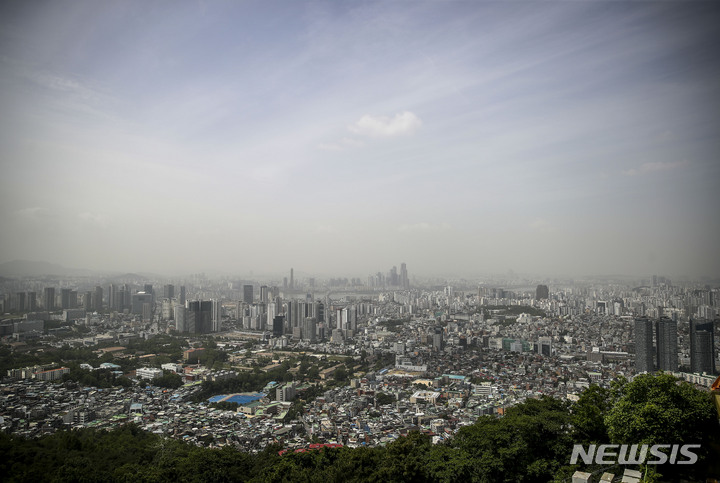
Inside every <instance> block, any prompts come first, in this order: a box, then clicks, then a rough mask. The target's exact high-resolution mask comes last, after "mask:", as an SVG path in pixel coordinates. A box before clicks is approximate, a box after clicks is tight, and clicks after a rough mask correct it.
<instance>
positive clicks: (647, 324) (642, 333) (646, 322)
mask: <svg viewBox="0 0 720 483" xmlns="http://www.w3.org/2000/svg"><path fill="white" fill-rule="evenodd" d="M635 370H636V372H653V371H654V370H655V365H654V363H653V324H652V321H651V320H650V319H649V318H647V317H638V318H636V319H635Z"/></svg>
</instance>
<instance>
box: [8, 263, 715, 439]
mask: <svg viewBox="0 0 720 483" xmlns="http://www.w3.org/2000/svg"><path fill="white" fill-rule="evenodd" d="M399 266H400V268H399V269H398V268H397V266H393V267H391V268H390V269H389V270H387V271H384V272H383V271H380V272H376V273H374V274H370V275H368V276H367V278H365V279H361V278H345V277H338V278H331V279H318V278H314V277H310V278H299V277H297V276H296V275H295V271H294V269H292V268H291V269H289V270H288V272H287V276H284V277H282V280H267V281H263V280H250V279H220V280H213V279H210V278H207V277H206V276H204V275H203V274H195V275H192V276H189V277H187V278H186V279H184V280H179V281H178V280H162V279H147V278H143V277H142V276H141V275H137V274H124V275H108V276H105V277H102V278H93V277H92V276H87V275H83V276H65V277H62V276H57V275H47V276H43V277H31V276H26V277H17V276H16V277H13V278H9V277H6V278H4V279H3V283H2V292H3V298H2V300H1V302H2V312H3V313H4V314H5V315H4V318H3V320H2V322H1V323H0V335H1V336H2V340H3V346H4V349H3V351H4V352H3V354H4V359H3V360H4V363H3V368H2V369H3V374H2V376H3V379H2V381H3V382H2V404H1V405H0V427H1V429H2V431H4V432H6V433H9V434H15V435H19V436H26V437H40V436H43V435H48V434H53V433H55V432H57V431H60V430H63V429H70V428H98V429H99V428H103V429H111V428H117V427H121V426H122V425H125V424H127V423H128V422H133V423H135V424H137V425H138V426H139V427H140V428H141V429H143V430H145V431H148V432H151V433H155V434H158V435H162V436H163V437H168V438H175V439H180V440H182V441H184V442H188V443H191V444H194V445H198V446H201V447H207V448H222V447H226V446H230V447H233V448H236V449H238V450H241V451H245V452H251V453H258V452H261V451H263V450H264V449H266V448H268V447H271V446H273V445H276V444H278V443H279V444H280V445H281V446H282V448H283V451H299V450H305V449H306V448H308V447H309V446H310V445H311V444H315V445H318V444H328V445H337V446H342V447H349V448H359V447H364V446H369V447H372V446H382V445H387V444H389V443H392V442H393V441H395V440H397V439H398V438H401V437H403V436H407V435H408V434H409V433H411V432H413V431H420V432H423V433H426V434H429V435H431V438H432V443H433V444H442V443H443V442H447V441H449V440H451V439H452V438H453V437H454V435H455V434H456V433H457V432H458V431H459V430H460V429H461V428H463V427H465V426H470V425H472V424H474V422H475V421H476V420H477V418H478V417H482V416H492V417H502V416H503V414H505V413H506V412H507V410H508V408H511V407H513V406H516V405H518V404H521V403H523V402H525V401H527V400H530V399H537V398H541V397H543V396H549V397H552V398H558V399H561V400H567V401H569V402H577V401H578V400H579V399H580V396H581V395H582V393H583V391H584V390H586V389H588V388H589V387H590V386H591V385H594V386H599V387H603V388H610V387H611V385H612V383H613V381H615V380H617V379H619V378H626V379H629V380H632V379H633V378H634V377H635V376H636V375H638V374H641V373H653V372H655V371H662V372H664V373H669V374H672V375H673V376H675V377H677V378H679V379H680V380H684V381H686V382H688V383H690V384H692V385H693V386H695V387H697V388H698V389H700V390H702V391H705V392H708V391H709V390H710V386H711V385H712V384H713V382H714V381H715V378H716V368H717V367H718V366H719V361H718V360H717V358H718V353H720V352H719V350H718V349H719V348H718V346H717V343H718V341H717V339H716V337H715V333H716V331H717V329H718V327H717V326H718V320H719V318H718V315H719V313H720V312H719V309H720V287H718V286H714V287H711V286H709V285H706V284H699V283H693V284H675V283H674V282H673V281H671V280H670V279H668V278H666V277H664V276H656V275H652V276H649V277H647V278H646V279H642V280H632V281H629V280H627V281H619V280H614V281H613V280H542V281H537V280H530V279H522V278H520V277H515V278H514V279H507V280H504V281H503V283H497V281H495V282H490V281H484V282H482V281H469V280H464V279H462V280H451V281H447V282H446V283H443V284H435V285H432V284H428V283H426V282H422V281H420V280H419V279H418V278H417V277H415V276H414V275H413V273H412V267H408V266H407V265H406V264H405V263H400V264H399ZM540 282H542V283H540ZM150 348H152V349H150ZM148 349H150V350H148ZM14 360H18V361H19V360H37V361H42V363H36V364H28V365H23V364H15V365H12V363H11V361H14ZM9 364H10V365H9ZM11 366H12V367H11ZM249 374H251V375H252V383H248V375H249ZM84 381H87V382H90V381H93V382H95V384H92V383H91V384H90V385H86V384H87V382H84ZM98 381H99V382H98Z"/></svg>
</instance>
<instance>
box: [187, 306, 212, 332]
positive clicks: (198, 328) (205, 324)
mask: <svg viewBox="0 0 720 483" xmlns="http://www.w3.org/2000/svg"><path fill="white" fill-rule="evenodd" d="M212 317H213V301H212V300H206V301H203V300H195V301H192V302H188V303H187V311H186V312H185V318H186V320H185V321H184V326H185V327H187V332H191V333H194V334H209V333H210V332H212V329H213V320H212Z"/></svg>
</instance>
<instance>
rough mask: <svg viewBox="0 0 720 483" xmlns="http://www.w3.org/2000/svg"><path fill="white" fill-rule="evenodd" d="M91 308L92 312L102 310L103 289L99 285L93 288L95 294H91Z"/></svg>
mask: <svg viewBox="0 0 720 483" xmlns="http://www.w3.org/2000/svg"><path fill="white" fill-rule="evenodd" d="M92 306H93V310H102V309H103V289H102V287H101V286H99V285H97V286H96V287H95V292H93V300H92Z"/></svg>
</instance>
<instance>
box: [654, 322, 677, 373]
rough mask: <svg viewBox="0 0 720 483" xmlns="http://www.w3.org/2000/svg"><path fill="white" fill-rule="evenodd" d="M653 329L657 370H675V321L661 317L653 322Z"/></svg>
mask: <svg viewBox="0 0 720 483" xmlns="http://www.w3.org/2000/svg"><path fill="white" fill-rule="evenodd" d="M655 330H656V332H655V336H656V337H655V340H656V341H657V368H658V370H659V371H666V372H675V371H677V369H678V350H677V322H675V321H673V320H670V319H669V318H667V317H662V318H660V319H659V320H658V321H657V322H655Z"/></svg>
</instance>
